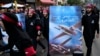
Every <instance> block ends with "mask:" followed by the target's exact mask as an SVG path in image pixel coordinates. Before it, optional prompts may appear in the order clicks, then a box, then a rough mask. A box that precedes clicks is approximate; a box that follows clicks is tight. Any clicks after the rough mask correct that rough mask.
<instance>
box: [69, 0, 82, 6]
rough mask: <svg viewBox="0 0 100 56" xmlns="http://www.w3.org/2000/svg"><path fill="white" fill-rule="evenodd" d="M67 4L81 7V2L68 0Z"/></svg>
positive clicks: (79, 0)
mask: <svg viewBox="0 0 100 56" xmlns="http://www.w3.org/2000/svg"><path fill="white" fill-rule="evenodd" d="M67 3H68V4H69V5H81V4H82V1H81V0H68V1H67Z"/></svg>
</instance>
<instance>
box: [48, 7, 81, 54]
mask: <svg viewBox="0 0 100 56" xmlns="http://www.w3.org/2000/svg"><path fill="white" fill-rule="evenodd" d="M81 16H82V15H81V8H80V7H79V6H51V7H50V15H49V44H50V53H51V54H52V53H57V54H58V53H59V54H71V53H73V52H82V32H81Z"/></svg>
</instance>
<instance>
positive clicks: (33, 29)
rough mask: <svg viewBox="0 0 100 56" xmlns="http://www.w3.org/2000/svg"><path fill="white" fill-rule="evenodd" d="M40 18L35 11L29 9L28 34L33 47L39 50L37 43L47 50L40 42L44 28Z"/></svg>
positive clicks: (27, 19)
mask: <svg viewBox="0 0 100 56" xmlns="http://www.w3.org/2000/svg"><path fill="white" fill-rule="evenodd" d="M40 21H41V20H40V18H39V16H38V15H37V13H36V12H35V10H34V9H29V12H28V17H27V18H26V32H27V33H28V34H29V36H30V37H31V38H32V40H33V46H34V47H35V49H37V43H38V44H39V45H40V46H41V47H42V48H43V50H44V49H45V46H44V45H43V44H42V43H41V42H40V41H39V39H40V38H39V37H40V33H41V30H42V29H43V28H42V25H41V22H40Z"/></svg>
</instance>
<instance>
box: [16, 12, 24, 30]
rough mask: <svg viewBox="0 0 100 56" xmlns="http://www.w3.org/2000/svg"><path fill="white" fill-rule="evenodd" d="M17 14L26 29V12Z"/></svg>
mask: <svg viewBox="0 0 100 56" xmlns="http://www.w3.org/2000/svg"><path fill="white" fill-rule="evenodd" d="M16 16H17V17H18V21H19V22H20V23H21V24H22V28H23V29H24V30H25V29H26V28H25V15H24V13H18V14H16Z"/></svg>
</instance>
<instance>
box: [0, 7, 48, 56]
mask: <svg viewBox="0 0 100 56" xmlns="http://www.w3.org/2000/svg"><path fill="white" fill-rule="evenodd" d="M48 11H49V10H48V8H47V7H37V8H36V9H34V8H31V7H28V8H26V9H25V10H24V9H23V8H18V9H17V10H14V9H8V10H7V11H3V10H1V12H0V14H2V15H1V20H0V21H3V20H4V21H5V23H4V22H3V23H2V22H1V24H0V25H3V30H4V31H6V32H7V34H8V35H9V39H8V44H7V46H5V47H2V48H1V47H0V51H4V50H6V49H10V56H16V54H14V51H13V50H12V47H13V46H14V45H16V46H17V48H18V49H19V50H20V52H19V55H18V56H25V54H26V53H24V51H25V52H30V54H28V55H31V54H36V49H37V44H39V45H40V46H41V47H42V48H43V50H42V52H44V51H45V50H46V49H47V47H45V46H44V45H43V43H42V42H41V41H40V39H41V35H43V36H44V37H45V39H46V40H47V41H48V37H49V32H48V31H49V26H48V25H49V12H48ZM18 14H21V15H24V18H22V19H20V20H19V19H18V16H17V15H18ZM2 16H3V17H2ZM22 17H23V16H22ZM22 20H24V21H22ZM7 23H8V24H7ZM16 23H17V25H18V26H17V25H16ZM11 24H13V25H11ZM6 27H7V28H6ZM1 28H2V27H1ZM15 28H18V29H19V30H18V29H15ZM23 30H24V31H23ZM12 32H13V33H14V34H12ZM27 35H28V36H27ZM0 38H1V39H2V33H1V37H0ZM20 41H22V42H20ZM12 42H13V43H12ZM16 42H17V43H16ZM32 47H33V48H32ZM30 50H31V51H30ZM32 50H33V51H32ZM48 55H49V54H48ZM33 56H35V55H33Z"/></svg>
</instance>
